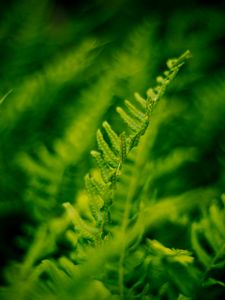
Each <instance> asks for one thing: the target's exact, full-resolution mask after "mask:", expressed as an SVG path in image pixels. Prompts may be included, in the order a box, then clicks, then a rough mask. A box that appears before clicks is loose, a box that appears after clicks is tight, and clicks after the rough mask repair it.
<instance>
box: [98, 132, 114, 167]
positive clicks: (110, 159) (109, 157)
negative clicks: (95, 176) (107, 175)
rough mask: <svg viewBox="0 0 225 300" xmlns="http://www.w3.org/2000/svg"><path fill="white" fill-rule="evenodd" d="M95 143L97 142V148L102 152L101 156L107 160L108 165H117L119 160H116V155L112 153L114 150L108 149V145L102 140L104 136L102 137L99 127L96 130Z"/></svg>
mask: <svg viewBox="0 0 225 300" xmlns="http://www.w3.org/2000/svg"><path fill="white" fill-rule="evenodd" d="M97 143H98V147H99V149H100V150H101V151H102V153H103V157H104V159H105V161H107V163H108V164H109V165H111V166H112V167H117V165H118V162H119V160H118V158H117V156H116V155H115V154H114V152H113V151H112V150H111V149H110V147H109V145H108V144H107V143H106V141H105V140H104V137H103V135H102V133H101V131H100V129H98V131H97Z"/></svg>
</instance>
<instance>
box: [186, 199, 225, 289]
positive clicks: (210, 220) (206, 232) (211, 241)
mask: <svg viewBox="0 0 225 300" xmlns="http://www.w3.org/2000/svg"><path fill="white" fill-rule="evenodd" d="M224 220H225V210H224V207H223V208H222V209H221V208H219V206H218V205H216V204H212V205H211V206H210V208H209V212H208V214H205V216H204V217H203V218H202V220H200V221H199V222H196V223H193V224H192V230H191V242H192V247H193V250H194V251H195V253H196V255H197V258H198V260H199V262H200V263H201V264H202V266H203V268H204V276H203V279H202V281H203V282H202V284H203V285H204V284H205V282H206V281H208V280H209V279H210V278H209V276H210V272H211V271H212V270H213V269H217V270H218V271H219V270H220V269H221V268H222V269H223V268H224V266H225V222H224ZM214 280H215V279H214Z"/></svg>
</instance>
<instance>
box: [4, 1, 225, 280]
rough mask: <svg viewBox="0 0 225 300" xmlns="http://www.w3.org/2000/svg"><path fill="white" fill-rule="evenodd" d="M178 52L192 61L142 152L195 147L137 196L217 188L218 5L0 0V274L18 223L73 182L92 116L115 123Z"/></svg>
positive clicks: (220, 164) (44, 213)
mask: <svg viewBox="0 0 225 300" xmlns="http://www.w3.org/2000/svg"><path fill="white" fill-rule="evenodd" d="M186 49H189V50H190V51H191V52H192V55H193V57H192V59H191V62H190V63H189V64H188V65H187V66H185V68H184V71H182V72H181V74H179V79H176V81H175V82H174V84H173V86H172V87H171V88H170V90H169V91H168V93H167V95H166V97H165V100H166V103H167V104H166V105H165V107H164V108H162V111H163V109H164V110H166V111H167V112H168V117H165V118H164V117H162V118H161V119H160V118H159V124H158V127H157V131H156V134H155V136H154V141H153V142H152V146H151V151H150V152H149V157H150V159H151V160H152V161H153V162H157V161H159V160H162V161H163V159H164V158H165V157H167V156H168V155H169V154H171V153H173V151H175V150H176V149H183V150H184V151H186V149H189V150H190V149H194V150H195V151H196V153H197V154H196V155H191V156H190V158H188V159H187V161H184V162H183V163H182V164H181V165H179V166H178V167H174V168H173V169H172V167H171V169H170V170H169V171H168V172H166V171H164V172H161V173H160V172H159V174H158V175H157V174H156V175H155V177H154V176H153V178H152V179H151V183H150V184H149V186H148V193H149V194H153V193H155V194H157V197H159V198H161V197H166V196H171V195H177V194H180V193H183V192H185V191H189V190H192V189H193V188H198V187H210V186H212V187H215V186H216V188H217V189H218V191H219V192H224V183H225V173H224V164H225V153H224V152H225V142H224V134H225V122H224V120H225V103H224V101H225V82H224V79H225V73H224V72H225V66H224V65H225V2H224V1H222V0H221V1H211V2H207V3H206V1H200V0H199V1H194V0H189V1H178V0H176V1H163V0H158V1H155V2H154V1H147V0H145V1H138V0H109V1H103V0H95V1H90V0H89V1H60V0H58V1H47V0H23V1H21V0H17V1H12V0H8V1H4V2H3V1H1V3H0V58H1V66H0V99H1V100H0V101H1V102H0V103H1V104H0V233H1V237H0V245H1V247H0V257H1V269H2V270H3V269H4V267H5V266H6V265H7V264H8V263H9V262H11V261H12V260H19V259H20V257H21V255H23V253H24V252H25V251H26V248H27V245H28V244H29V239H30V237H31V236H32V230H31V232H30V233H29V228H28V229H27V228H26V226H27V224H32V226H34V225H35V226H36V225H37V224H39V223H41V222H42V221H43V220H46V219H47V218H50V217H51V216H56V215H58V214H59V213H60V210H61V204H62V203H63V202H65V201H71V202H73V201H74V199H75V197H76V195H77V194H78V193H79V191H80V190H82V189H83V177H84V175H85V174H86V173H87V172H88V170H89V168H90V167H91V165H92V161H91V159H90V155H89V152H90V150H91V149H93V148H94V147H95V132H96V129H97V128H98V127H99V126H100V125H101V122H102V121H104V120H105V119H107V120H109V121H110V122H111V124H112V125H113V126H114V128H116V130H118V131H121V130H122V129H123V127H122V125H121V124H120V122H119V121H118V118H117V116H116V114H115V106H116V105H117V104H121V103H122V101H123V100H124V99H125V98H132V97H133V93H134V92H140V93H141V94H142V95H145V92H146V90H147V89H148V88H149V87H150V86H152V85H154V78H155V77H156V76H157V75H158V74H159V73H160V72H161V71H163V70H164V66H165V61H166V60H167V59H168V58H170V57H176V56H179V55H180V54H181V53H182V52H184V51H185V50H186ZM159 115H160V108H159ZM189 150H187V151H189ZM40 166H42V167H43V168H41V167H40ZM54 176H55V177H54ZM40 177H41V179H40ZM24 235H25V238H24V241H23V239H21V236H24ZM1 282H4V276H3V274H1Z"/></svg>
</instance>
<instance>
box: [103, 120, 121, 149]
mask: <svg viewBox="0 0 225 300" xmlns="http://www.w3.org/2000/svg"><path fill="white" fill-rule="evenodd" d="M102 126H103V127H104V129H105V131H106V133H107V135H108V137H109V139H110V143H111V145H112V148H113V149H114V150H115V151H116V152H117V153H119V152H120V139H119V136H118V135H117V134H116V133H115V131H114V130H113V129H112V128H111V126H110V124H109V123H108V122H106V121H105V122H103V124H102Z"/></svg>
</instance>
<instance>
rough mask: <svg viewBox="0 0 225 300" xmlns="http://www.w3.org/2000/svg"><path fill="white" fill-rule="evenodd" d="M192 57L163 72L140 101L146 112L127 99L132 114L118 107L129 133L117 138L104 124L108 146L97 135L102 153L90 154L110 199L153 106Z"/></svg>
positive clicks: (171, 62)
mask: <svg viewBox="0 0 225 300" xmlns="http://www.w3.org/2000/svg"><path fill="white" fill-rule="evenodd" d="M189 56H190V53H189V52H188V51H187V52H186V53H184V54H183V55H182V56H181V57H180V58H178V59H174V60H170V61H168V67H169V71H166V72H165V73H164V76H165V77H161V79H160V80H158V82H159V85H157V86H156V87H155V88H154V89H149V90H148V92H147V95H148V97H147V100H144V99H142V98H141V99H142V100H141V101H142V104H145V110H143V111H141V110H140V109H139V108H137V107H135V106H134V105H133V104H131V103H130V102H129V101H128V100H126V101H125V104H126V106H127V107H128V110H129V112H130V114H128V113H127V112H125V111H124V110H123V109H122V108H120V107H118V108H117V112H118V113H119V115H120V117H121V118H122V120H123V121H124V122H125V123H126V124H127V126H128V129H129V130H130V133H129V134H127V133H125V132H124V133H122V134H121V135H120V136H118V135H117V134H116V133H115V132H114V131H113V130H112V128H111V127H110V125H108V123H106V122H105V123H103V126H104V128H105V131H106V133H107V135H108V138H109V140H110V141H111V144H110V145H109V144H107V143H106V141H105V140H104V137H103V135H102V133H101V131H100V130H99V131H98V132H97V142H98V147H99V150H100V151H101V152H98V151H92V152H91V154H92V156H93V157H94V158H95V159H96V162H97V165H98V168H99V170H100V174H101V179H100V180H98V179H97V178H95V181H96V182H98V184H103V185H104V184H105V185H107V187H108V189H107V190H106V192H105V193H106V195H107V196H108V195H109V196H110V197H112V195H113V193H114V190H115V186H116V182H117V180H118V177H119V174H120V172H121V169H122V165H123V162H124V160H125V159H126V157H127V156H128V154H129V152H130V151H131V150H132V149H133V148H134V147H135V146H137V144H138V143H139V140H140V138H141V136H142V135H144V133H145V131H146V129H147V126H148V124H149V119H150V116H151V114H152V110H153V107H154V106H155V104H156V103H157V102H158V100H159V99H160V98H161V97H162V95H163V94H164V92H165V89H166V87H167V85H168V84H169V83H170V82H171V80H172V79H173V78H174V77H175V75H176V73H177V72H178V70H179V68H180V67H181V66H182V65H183V63H184V62H185V60H186V59H187V58H189ZM136 98H137V99H138V101H140V96H139V95H136ZM119 141H120V145H119ZM89 177H90V178H92V177H91V175H89ZM93 196H95V197H101V195H99V193H98V190H97V189H96V195H93ZM107 196H105V197H107ZM102 198H103V201H104V205H105V207H104V210H106V211H109V210H110V207H109V206H106V203H111V202H112V199H110V200H107V201H106V200H104V196H103V197H102ZM93 201H94V200H93ZM91 202H92V200H91ZM102 220H103V225H102V226H103V227H104V226H105V225H107V223H106V224H104V222H105V221H104V216H103V217H102ZM107 220H108V218H107Z"/></svg>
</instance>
